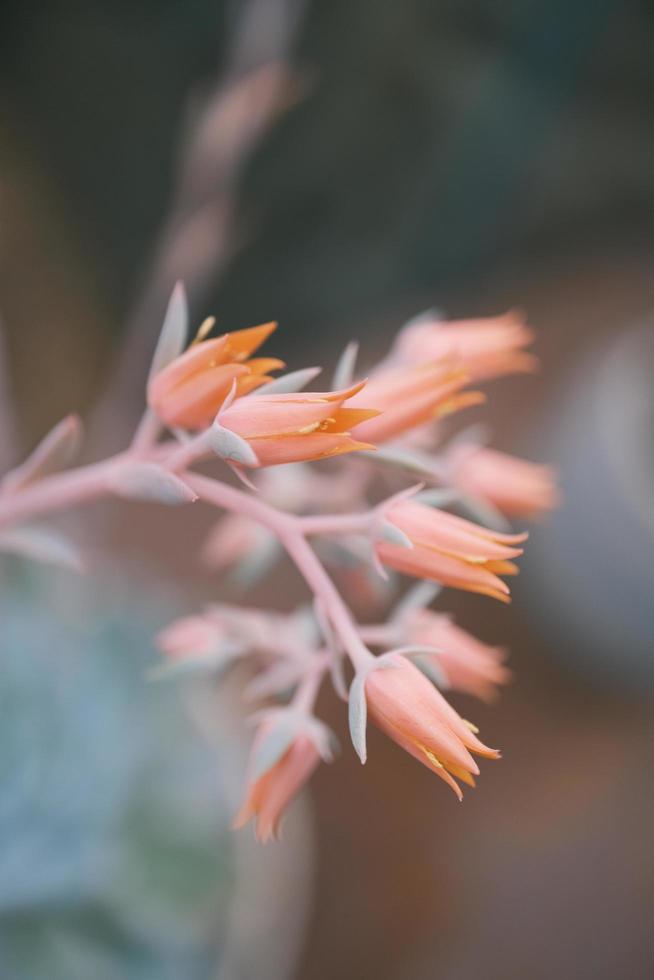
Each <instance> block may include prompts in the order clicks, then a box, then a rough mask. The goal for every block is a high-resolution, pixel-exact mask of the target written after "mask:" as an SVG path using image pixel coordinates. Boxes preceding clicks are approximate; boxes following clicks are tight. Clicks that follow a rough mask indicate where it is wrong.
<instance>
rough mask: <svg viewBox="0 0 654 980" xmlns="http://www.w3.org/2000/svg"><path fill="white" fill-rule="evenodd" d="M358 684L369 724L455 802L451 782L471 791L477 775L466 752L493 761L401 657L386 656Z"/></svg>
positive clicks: (456, 788)
mask: <svg viewBox="0 0 654 980" xmlns="http://www.w3.org/2000/svg"><path fill="white" fill-rule="evenodd" d="M379 659H380V660H381V661H383V663H382V664H380V665H379V666H378V667H377V666H375V667H373V668H372V669H370V670H369V671H368V672H367V673H366V675H365V679H364V681H363V684H364V693H365V699H366V703H367V708H368V711H369V714H370V718H371V719H372V721H373V722H374V723H375V724H376V725H377V727H378V728H380V729H381V730H382V731H383V732H384V733H385V734H386V735H388V736H389V737H390V738H392V739H393V741H394V742H397V744H398V745H400V746H401V747H402V748H403V749H405V750H406V751H407V752H409V753H410V754H411V755H412V756H413V757H414V758H416V759H418V761H419V762H422V764H423V765H425V766H427V768H428V769H431V771H432V772H435V773H436V775H437V776H440V778H441V779H443V780H444V781H445V782H446V783H447V784H448V786H449V787H450V788H451V789H452V790H453V791H454V793H455V794H456V796H457V797H458V798H459V799H461V798H462V795H463V794H462V793H461V789H460V787H459V785H458V783H457V782H456V781H455V779H454V778H453V777H456V778H457V779H460V780H461V781H462V782H464V783H467V785H468V786H474V785H475V780H474V777H475V776H476V775H478V774H479V768H478V766H477V763H476V762H475V760H474V759H473V757H472V755H471V752H475V753H476V754H477V755H481V756H485V757H486V758H487V759H497V758H499V752H498V751H497V750H496V749H490V748H488V746H487V745H484V743H483V742H481V741H480V740H479V739H478V738H477V735H476V731H477V729H476V728H475V727H474V726H473V725H471V724H470V723H469V722H466V721H464V719H463V718H461V717H460V716H459V715H458V714H457V712H456V711H455V710H454V708H452V707H451V706H450V705H449V704H448V703H447V701H446V700H445V698H444V697H443V696H442V694H441V693H440V692H439V691H438V690H437V689H436V688H435V687H434V686H433V684H432V683H431V682H430V681H429V680H428V679H427V678H426V677H425V676H424V674H422V673H421V672H420V670H418V668H417V667H415V666H414V664H412V663H411V662H410V661H409V660H408V659H407V658H406V657H403V656H401V655H400V654H393V653H391V654H386V655H384V656H383V657H381V658H379Z"/></svg>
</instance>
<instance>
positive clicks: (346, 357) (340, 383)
mask: <svg viewBox="0 0 654 980" xmlns="http://www.w3.org/2000/svg"><path fill="white" fill-rule="evenodd" d="M358 356H359V345H358V343H357V342H356V340H352V341H350V343H349V344H348V345H347V346H346V347H345V349H344V351H343V353H342V354H341V356H340V357H339V359H338V362H337V364H336V368H335V369H334V377H333V378H332V388H333V389H334V390H335V391H340V390H341V389H343V388H349V387H350V385H351V384H352V382H353V381H354V369H355V367H356V362H357V357H358Z"/></svg>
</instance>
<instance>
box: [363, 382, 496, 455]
mask: <svg viewBox="0 0 654 980" xmlns="http://www.w3.org/2000/svg"><path fill="white" fill-rule="evenodd" d="M469 381H470V376H469V375H468V373H467V372H466V371H465V370H461V369H460V368H459V367H457V366H456V365H455V366H453V365H452V364H451V363H449V364H448V363H430V364H420V365H407V366H402V367H390V368H386V369H384V368H382V369H380V370H379V371H377V372H373V373H372V375H371V377H370V378H369V379H368V381H367V383H366V387H365V389H364V390H363V391H362V392H359V393H358V394H356V395H354V397H353V399H352V402H351V404H352V405H354V406H358V405H359V403H362V404H363V403H365V405H366V406H368V407H370V408H374V409H377V416H376V417H375V418H371V419H370V420H368V421H364V422H362V423H360V424H359V425H358V426H357V428H356V430H355V432H354V435H355V436H356V437H357V438H360V439H365V440H368V441H370V442H374V443H375V444H379V443H382V442H387V441H388V440H389V439H395V438H397V437H398V436H400V435H402V434H403V433H404V432H407V431H408V430H410V429H413V428H415V427H416V426H419V425H422V424H423V423H424V422H428V421H432V420H433V419H437V418H440V417H442V416H444V415H450V414H452V413H453V412H455V411H458V410H460V409H462V408H467V407H468V406H470V405H478V404H479V403H480V402H483V401H484V395H483V394H482V393H481V392H479V391H464V390H463V389H464V388H465V386H466V385H467V384H468V383H469Z"/></svg>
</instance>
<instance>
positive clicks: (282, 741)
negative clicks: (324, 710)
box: [234, 709, 332, 842]
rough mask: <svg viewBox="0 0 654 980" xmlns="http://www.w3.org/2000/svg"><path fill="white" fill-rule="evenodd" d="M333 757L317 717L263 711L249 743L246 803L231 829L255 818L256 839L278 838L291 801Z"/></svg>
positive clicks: (327, 737)
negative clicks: (318, 768)
mask: <svg viewBox="0 0 654 980" xmlns="http://www.w3.org/2000/svg"><path fill="white" fill-rule="evenodd" d="M331 759H332V753H331V747H330V733H329V731H328V729H327V728H326V727H325V726H324V725H322V724H321V723H320V722H318V721H317V719H315V718H313V717H308V716H303V715H302V714H295V713H294V712H293V710H292V709H288V710H285V709H281V710H279V711H274V710H273V711H269V712H264V714H263V718H262V721H261V724H260V725H259V728H258V730H257V733H256V735H255V737H254V741H253V743H252V753H251V756H250V767H249V768H250V773H249V779H248V788H247V792H246V796H245V800H244V802H243V805H242V806H241V808H240V810H239V812H238V813H237V815H236V817H235V819H234V827H235V828H240V827H243V826H245V824H247V823H249V821H250V820H252V819H254V820H255V821H256V825H255V833H256V836H257V839H258V840H259V841H262V842H265V841H268V840H271V839H274V838H276V837H278V836H279V832H280V826H281V821H282V817H283V816H284V813H285V811H286V809H287V807H288V806H289V804H290V803H291V801H292V800H293V799H294V798H295V796H297V794H298V793H299V792H300V790H301V789H302V788H303V786H304V785H305V784H306V783H307V782H308V781H309V779H310V778H311V776H312V775H313V773H314V772H315V770H316V769H317V767H318V765H319V764H320V762H321V760H322V761H324V762H330V761H331Z"/></svg>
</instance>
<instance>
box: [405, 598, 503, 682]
mask: <svg viewBox="0 0 654 980" xmlns="http://www.w3.org/2000/svg"><path fill="white" fill-rule="evenodd" d="M403 625H404V629H405V631H406V635H407V637H408V641H409V642H410V643H415V644H416V645H417V646H424V647H430V646H431V647H435V648H436V649H437V650H438V652H434V653H433V654H427V655H423V657H422V658H421V659H422V660H426V661H428V662H429V661H431V662H432V663H433V665H434V666H435V667H436V669H437V670H438V671H439V673H441V674H443V675H444V680H445V681H447V684H448V685H449V687H451V688H452V690H455V691H462V692H464V693H465V694H474V695H475V696H476V697H478V698H481V699H482V701H493V700H495V698H496V697H497V693H498V691H497V689H498V687H499V686H500V685H501V684H507V683H508V681H509V680H510V678H511V671H510V670H509V669H508V668H507V667H505V666H504V661H505V659H506V653H505V651H504V650H502V649H501V648H500V647H492V646H489V645H488V644H487V643H482V641H481V640H478V639H477V637H476V636H473V635H472V634H471V633H468V632H467V630H464V629H462V628H461V627H460V626H457V625H456V623H455V622H453V620H452V618H451V617H450V616H447V615H444V614H443V613H435V612H431V611H430V610H428V609H415V610H413V611H412V612H411V613H410V615H409V616H408V617H407V619H406V621H405V623H404V624H403Z"/></svg>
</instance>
